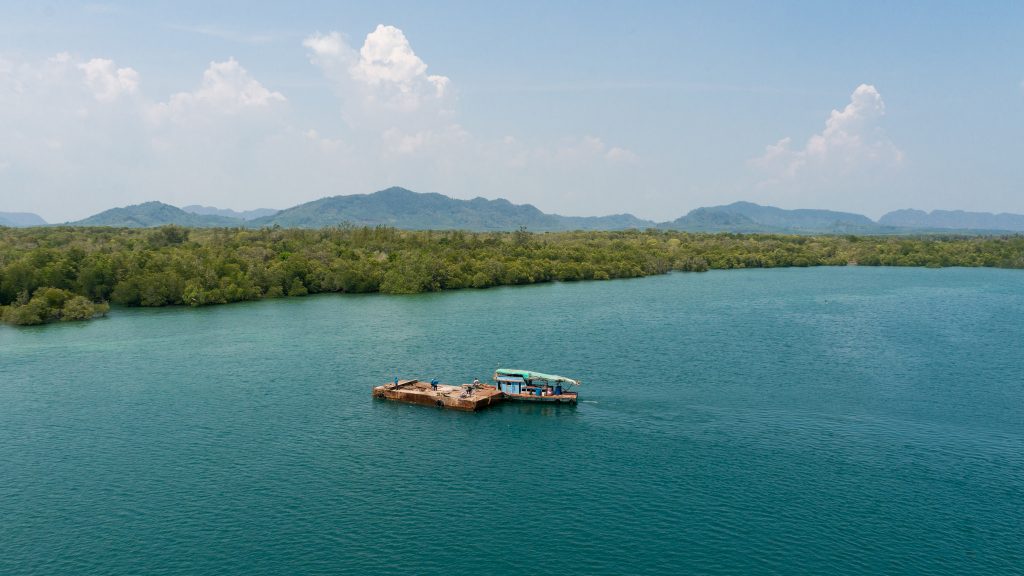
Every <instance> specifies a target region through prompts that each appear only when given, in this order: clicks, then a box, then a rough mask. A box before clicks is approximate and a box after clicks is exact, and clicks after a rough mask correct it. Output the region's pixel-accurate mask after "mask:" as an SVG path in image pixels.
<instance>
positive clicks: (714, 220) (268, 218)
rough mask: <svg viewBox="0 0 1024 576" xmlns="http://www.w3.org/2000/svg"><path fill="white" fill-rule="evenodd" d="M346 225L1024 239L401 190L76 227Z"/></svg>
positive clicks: (822, 216)
mask: <svg viewBox="0 0 1024 576" xmlns="http://www.w3.org/2000/svg"><path fill="white" fill-rule="evenodd" d="M260 214H262V215H260ZM232 215H234V216H232ZM9 216H10V215H9V214H7V213H3V212H0V225H11V224H4V221H3V218H4V217H9ZM17 216H19V219H18V220H17V222H22V223H18V224H14V225H16V226H24V225H43V224H45V222H43V220H42V219H41V218H39V217H38V216H35V215H34V214H30V215H26V214H21V215H17ZM27 217H34V218H36V220H31V219H28V218H27ZM24 222H34V224H26V223H24ZM346 223H347V224H351V225H354V226H379V225H383V226H392V227H395V228H404V229H410V230H427V229H434V230H472V231H490V230H493V231H501V230H516V229H518V228H520V227H526V228H527V229H528V230H531V231H534V232H549V231H550V232H554V231H559V230H625V229H630V228H635V229H641V230H642V229H646V228H655V227H658V228H662V229H668V230H680V231H688V232H736V233H787V234H866V235H870V234H935V233H940V234H946V233H949V232H950V231H955V232H956V233H958V234H982V235H984V234H993V233H1006V232H1024V216H1021V215H1016V214H988V213H980V212H962V211H954V212H948V211H942V210H936V211H934V212H931V213H930V214H929V213H927V212H922V211H920V210H897V211H895V212H890V213H888V214H886V215H885V216H883V217H882V218H881V220H880V221H879V222H877V223H876V222H874V221H873V220H871V219H870V218H868V217H867V216H863V215H861V214H854V213H851V212H836V211H833V210H809V209H798V210H785V209H782V208H775V207H773V206H761V205H759V204H754V203H752V202H734V203H732V204H727V205H724V206H708V207H704V208H697V209H695V210H691V211H690V212H689V213H688V214H687V215H685V216H683V217H681V218H677V219H676V220H673V221H671V222H663V223H660V224H659V223H656V222H653V221H651V220H643V219H641V218H637V217H636V216H633V215H632V214H616V215H612V216H561V215H558V214H546V213H544V212H541V211H540V210H539V209H537V207H535V206H533V205H531V204H513V203H511V202H509V201H508V200H505V199H503V198H498V199H497V200H488V199H486V198H474V199H472V200H459V199H456V198H450V197H448V196H445V195H443V194H436V193H419V192H413V191H411V190H406V189H405V188H397V187H396V188H388V189H386V190H381V191H379V192H374V193H372V194H352V195H347V196H329V197H327V198H320V199H319V200H313V201H312V202H306V203H304V204H299V205H298V206H293V207H291V208H287V209H285V210H281V211H274V210H269V209H261V210H249V211H245V212H236V211H234V210H226V209H220V208H211V207H206V206H197V205H193V206H186V207H185V209H182V208H176V207H174V206H170V205H168V204H163V203H161V202H146V203H144V204H136V205H134V206H126V207H124V208H114V209H111V210H107V211H105V212H101V213H99V214H96V215H95V216H90V217H89V218H86V219H84V220H79V221H78V222H71V223H70V224H71V225H77V226H120V227H130V228H139V227H150V226H162V225H165V224H178V225H181V226H192V227H200V228H210V227H249V228H259V227H264V226H281V227H283V228H322V227H325V226H338V225H341V224H346Z"/></svg>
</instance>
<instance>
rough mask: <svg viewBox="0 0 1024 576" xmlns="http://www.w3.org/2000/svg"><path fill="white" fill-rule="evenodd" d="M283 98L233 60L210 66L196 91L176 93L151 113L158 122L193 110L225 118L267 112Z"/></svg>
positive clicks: (214, 63)
mask: <svg viewBox="0 0 1024 576" xmlns="http://www.w3.org/2000/svg"><path fill="white" fill-rule="evenodd" d="M285 100H286V98H285V97H284V95H283V94H281V93H280V92H274V91H271V90H269V89H267V88H266V87H265V86H264V85H263V84H261V83H260V82H259V81H258V80H256V79H255V78H253V77H252V76H250V75H249V72H247V71H246V69H245V68H243V67H242V66H241V64H239V63H238V61H237V60H235V59H234V58H230V59H228V60H226V61H224V62H210V65H209V67H207V69H206V71H204V72H203V80H202V83H201V84H200V86H199V88H197V89H195V90H193V91H192V92H179V93H177V94H174V95H173V96H171V97H170V99H169V100H168V101H167V102H165V103H162V104H158V105H157V106H156V108H155V109H154V114H155V115H156V117H157V119H162V118H164V117H166V116H168V115H169V116H172V117H173V116H178V115H181V114H183V113H186V112H188V111H190V110H193V109H196V108H202V109H207V110H214V111H217V112H219V113H224V114H238V113H240V112H244V111H247V110H254V109H261V108H268V107H270V106H272V105H273V104H275V103H279V102H284V101H285Z"/></svg>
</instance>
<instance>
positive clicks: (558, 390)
mask: <svg viewBox="0 0 1024 576" xmlns="http://www.w3.org/2000/svg"><path fill="white" fill-rule="evenodd" d="M561 395H562V385H561V384H559V385H557V386H555V396H561Z"/></svg>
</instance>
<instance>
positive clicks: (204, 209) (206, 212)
mask: <svg viewBox="0 0 1024 576" xmlns="http://www.w3.org/2000/svg"><path fill="white" fill-rule="evenodd" d="M181 209H182V210H184V211H185V212H191V213H192V214H200V215H203V216H225V217H227V218H238V219H240V220H255V219H256V218H263V217H264V216H273V215H274V214H277V212H278V211H277V210H273V209H270V208H257V209H255V210H242V211H240V212H238V211H235V210H232V209H230V208H214V207H213V206H200V205H198V204H191V205H189V206H182V207H181Z"/></svg>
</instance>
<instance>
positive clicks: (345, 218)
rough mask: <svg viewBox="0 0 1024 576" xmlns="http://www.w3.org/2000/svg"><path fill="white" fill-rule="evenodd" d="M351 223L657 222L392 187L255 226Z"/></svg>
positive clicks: (456, 226)
mask: <svg viewBox="0 0 1024 576" xmlns="http://www.w3.org/2000/svg"><path fill="white" fill-rule="evenodd" d="M342 223H348V224H352V225H356V226H377V225H383V226H393V227H395V228H402V229H406V230H474V231H488V230H516V229H518V228H520V227H523V226H525V227H526V228H528V229H530V230H536V231H554V230H576V229H578V230H616V229H620V230H621V229H626V228H647V227H649V226H654V225H655V223H654V222H650V221H646V220H640V219H638V218H635V217H633V216H631V215H629V214H623V215H617V216H602V217H573V216H558V215H554V214H545V213H544V212H541V211H540V210H538V209H537V208H536V207H534V206H532V205H530V204H513V203H511V202H509V201H508V200H505V199H502V198H499V199H497V200H487V199H485V198H474V199H473V200H458V199H455V198H449V197H448V196H444V195H443V194H436V193H418V192H413V191H411V190H406V189H405V188H388V189H387V190H381V191H379V192H375V193H373V194H352V195H348V196H331V197H329V198H321V199H319V200H314V201H312V202H307V203H305V204H300V205H298V206H295V207H293V208H288V209H286V210H282V211H281V212H278V213H277V214H275V215H273V216H267V217H265V218H258V219H255V220H252V221H250V222H249V225H250V226H274V225H279V226H282V227H285V228H323V227H325V226H337V225H339V224H342Z"/></svg>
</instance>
